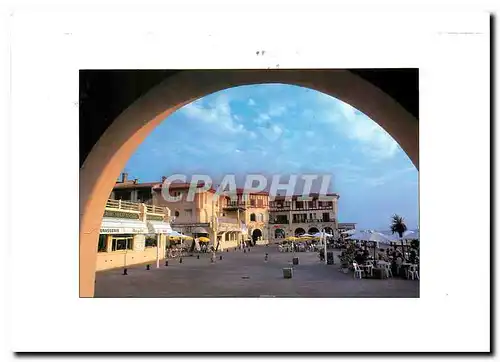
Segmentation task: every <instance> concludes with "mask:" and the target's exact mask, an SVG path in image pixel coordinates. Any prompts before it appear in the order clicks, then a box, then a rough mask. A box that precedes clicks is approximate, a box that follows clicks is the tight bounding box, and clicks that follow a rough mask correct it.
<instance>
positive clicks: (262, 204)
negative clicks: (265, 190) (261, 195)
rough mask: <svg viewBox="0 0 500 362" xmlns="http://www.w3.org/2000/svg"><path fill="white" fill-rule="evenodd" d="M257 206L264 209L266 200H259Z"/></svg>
mask: <svg viewBox="0 0 500 362" xmlns="http://www.w3.org/2000/svg"><path fill="white" fill-rule="evenodd" d="M257 206H258V207H263V206H264V200H262V199H258V200H257Z"/></svg>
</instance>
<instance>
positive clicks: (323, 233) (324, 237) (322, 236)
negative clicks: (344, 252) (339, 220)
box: [321, 229, 328, 265]
mask: <svg viewBox="0 0 500 362" xmlns="http://www.w3.org/2000/svg"><path fill="white" fill-rule="evenodd" d="M321 239H322V240H323V243H325V245H324V248H325V265H327V264H328V255H327V253H326V236H325V229H323V230H322V231H321Z"/></svg>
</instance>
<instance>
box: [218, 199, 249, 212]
mask: <svg viewBox="0 0 500 362" xmlns="http://www.w3.org/2000/svg"><path fill="white" fill-rule="evenodd" d="M246 207H247V205H246V204H245V202H243V201H239V202H238V201H230V202H228V203H227V204H226V205H224V206H223V207H222V209H223V210H224V211H236V210H241V211H244V210H246Z"/></svg>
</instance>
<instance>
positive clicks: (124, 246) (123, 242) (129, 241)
mask: <svg viewBox="0 0 500 362" xmlns="http://www.w3.org/2000/svg"><path fill="white" fill-rule="evenodd" d="M133 243H134V237H133V236H132V235H130V236H126V235H120V236H113V238H112V244H111V250H112V251H118V250H132V249H133Z"/></svg>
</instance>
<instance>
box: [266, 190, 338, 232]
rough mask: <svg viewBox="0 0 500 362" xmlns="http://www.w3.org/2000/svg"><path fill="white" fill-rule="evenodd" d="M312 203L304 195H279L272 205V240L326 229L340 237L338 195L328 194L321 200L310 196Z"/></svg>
mask: <svg viewBox="0 0 500 362" xmlns="http://www.w3.org/2000/svg"><path fill="white" fill-rule="evenodd" d="M309 197H310V198H311V201H302V200H301V196H299V195H294V196H292V197H286V196H276V197H275V198H274V200H273V201H270V202H269V231H268V234H269V236H270V239H272V240H277V239H278V240H279V239H283V238H285V237H288V236H299V235H302V234H305V233H308V234H315V233H317V232H320V231H322V230H324V231H325V232H327V233H329V234H332V235H334V236H335V237H338V221H337V220H338V217H337V215H338V199H339V195H338V194H334V193H332V194H327V195H326V196H322V197H321V200H319V197H318V195H317V194H310V195H309Z"/></svg>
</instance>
